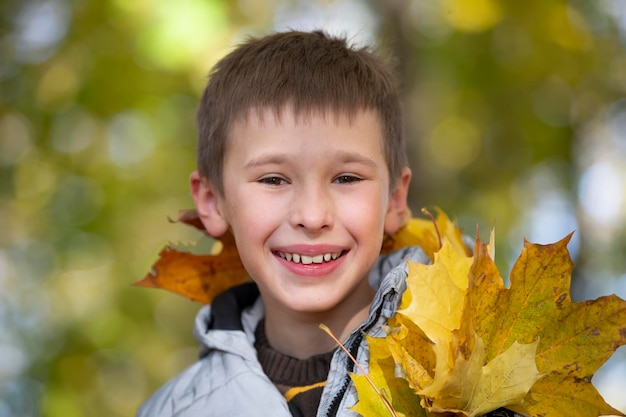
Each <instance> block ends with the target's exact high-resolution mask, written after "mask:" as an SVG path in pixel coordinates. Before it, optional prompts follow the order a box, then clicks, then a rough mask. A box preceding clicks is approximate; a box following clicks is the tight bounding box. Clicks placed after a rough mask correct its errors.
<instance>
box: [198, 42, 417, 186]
mask: <svg viewBox="0 0 626 417" xmlns="http://www.w3.org/2000/svg"><path fill="white" fill-rule="evenodd" d="M288 104H289V105H292V106H293V109H294V112H295V113H296V114H303V113H307V112H311V111H314V110H317V111H322V112H329V111H331V112H334V113H335V114H345V115H347V116H349V117H351V116H353V115H355V114H356V113H357V112H358V111H359V110H366V109H367V110H374V111H375V112H376V113H377V114H378V116H379V118H380V122H381V126H382V132H381V133H382V136H383V143H384V144H383V147H384V152H385V157H386V160H387V165H388V168H389V174H390V178H391V183H392V184H391V185H392V187H393V186H394V185H395V181H396V180H397V178H399V176H400V173H401V170H402V168H403V167H404V166H405V165H406V164H407V160H406V152H405V143H404V135H403V126H402V123H403V122H402V112H401V108H400V100H399V97H398V93H397V88H396V83H395V79H394V77H393V74H392V70H391V66H390V65H389V63H388V62H386V61H384V60H383V59H382V58H380V57H378V56H376V55H375V54H374V53H373V52H372V51H371V50H370V49H369V48H366V47H363V48H359V49H356V48H352V47H351V46H349V45H348V43H347V41H346V39H343V38H336V37H331V36H329V35H327V34H325V33H324V32H321V31H315V32H298V31H290V32H281V33H276V34H273V35H269V36H266V37H263V38H260V39H255V38H251V39H249V40H248V41H246V42H244V43H242V44H241V45H239V46H238V47H237V48H236V49H234V50H233V51H232V52H231V53H229V54H228V55H226V56H225V57H224V58H222V59H221V60H220V61H219V62H218V63H217V64H216V65H215V67H213V69H212V70H211V72H210V74H209V82H208V84H207V86H206V88H205V90H204V94H203V96H202V99H201V102H200V107H199V109H198V114H197V120H198V155H197V166H198V171H199V173H200V175H201V176H202V177H203V178H207V179H208V180H209V181H210V182H212V183H213V184H214V185H215V186H216V187H217V189H218V191H219V192H220V193H222V194H223V193H224V189H223V159H224V153H225V149H226V141H227V137H228V134H229V129H230V126H231V124H232V123H233V122H234V121H235V120H237V119H238V118H240V117H243V116H246V115H247V114H248V112H249V111H251V110H253V109H256V110H261V109H266V108H269V109H273V110H274V111H275V112H276V113H277V114H279V113H280V111H281V109H283V108H284V107H285V106H286V105H288Z"/></svg>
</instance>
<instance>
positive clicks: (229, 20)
mask: <svg viewBox="0 0 626 417" xmlns="http://www.w3.org/2000/svg"><path fill="white" fill-rule="evenodd" d="M620 7H621V9H620ZM620 10H621V12H620ZM616 11H617V13H616ZM620 13H621V14H620ZM0 16H1V19H0V36H1V38H0V328H2V331H1V332H0V416H2V417H4V416H21V417H25V416H40V415H41V416H61V415H62V416H66V417H73V416H83V415H91V416H97V415H103V416H104V415H106V416H128V415H132V414H133V413H134V411H135V409H136V407H137V406H138V405H139V403H140V402H142V401H143V400H144V399H145V398H146V397H147V396H148V395H149V394H150V393H151V392H152V391H154V390H155V389H156V388H157V387H158V386H160V385H161V384H162V383H163V382H164V381H166V380H167V379H169V378H171V377H172V376H173V375H175V374H176V373H178V372H179V371H180V370H181V369H182V368H183V367H184V366H185V365H186V364H188V363H191V362H192V361H193V360H194V359H195V356H196V348H195V342H194V341H193V339H192V336H191V327H192V324H193V317H194V315H195V312H196V311H197V309H198V305H196V304H193V303H190V302H189V301H187V300H185V299H183V298H179V297H176V296H172V295H170V294H167V293H165V292H162V291H150V290H144V289H139V288H136V287H132V286H131V285H130V284H131V283H132V282H134V281H136V280H137V279H139V278H141V277H143V276H144V275H145V273H146V271H147V270H148V269H149V268H150V265H151V264H152V262H154V260H155V259H156V254H157V252H158V250H159V249H160V247H161V246H162V245H163V244H164V243H165V242H166V241H188V240H194V239H196V238H197V235H196V234H194V233H195V232H193V231H192V230H190V228H186V227H182V226H177V225H172V224H170V223H169V222H168V221H167V217H168V216H170V217H175V216H176V213H177V211H178V210H179V209H182V208H189V207H191V204H192V202H191V199H190V196H189V191H188V186H187V178H188V175H189V173H190V171H191V170H192V169H193V168H194V163H195V162H194V161H195V157H194V151H195V125H194V113H195V109H196V104H197V101H198V98H199V95H200V92H201V89H202V87H203V84H204V82H205V80H206V73H207V72H208V70H209V68H210V67H211V65H212V64H213V63H214V62H215V61H216V60H217V59H219V58H220V57H221V56H223V55H224V54H225V53H226V52H227V51H228V49H229V48H230V46H231V45H232V44H233V43H235V42H237V41H238V40H240V39H241V38H242V37H243V36H246V35H248V34H256V33H265V32H267V31H270V30H272V29H284V28H286V27H296V28H305V29H306V28H309V29H310V28H313V27H320V26H321V27H326V28H329V29H334V30H336V29H339V31H341V30H344V31H348V32H349V34H356V35H354V36H355V37H359V36H360V37H362V38H365V40H366V41H369V40H371V39H376V40H377V41H379V42H380V48H381V49H383V50H389V51H391V52H393V53H394V54H396V55H397V56H398V65H399V70H400V74H401V77H402V82H403V91H404V94H405V99H406V107H407V112H406V114H407V117H406V119H407V131H408V133H409V137H410V149H409V152H410V156H411V160H412V168H413V172H414V178H413V183H412V190H411V191H412V195H411V205H412V207H413V209H414V210H415V212H417V211H418V210H419V208H420V207H422V206H432V205H438V206H440V207H442V208H443V209H444V210H445V211H446V212H447V213H449V214H450V215H452V216H455V217H458V219H459V221H460V223H461V225H462V226H464V227H465V228H466V230H467V231H468V233H469V234H473V233H474V229H475V228H476V226H477V225H478V226H479V227H480V229H481V231H482V233H483V235H485V236H486V234H487V232H488V230H489V229H490V228H491V227H492V226H493V225H494V223H495V224H496V225H497V228H498V235H499V236H509V238H505V239H503V241H501V242H498V260H499V262H501V263H504V265H505V266H503V267H500V270H508V265H507V262H508V260H509V258H511V256H512V255H511V254H514V253H519V248H521V245H522V238H523V237H524V236H526V237H528V238H529V239H531V240H532V239H533V238H535V235H533V233H535V231H538V232H539V234H538V235H536V236H539V237H540V238H543V237H545V236H546V235H545V231H546V230H551V231H552V232H553V234H554V235H550V239H551V240H552V241H556V240H558V239H560V238H561V237H563V236H564V235H565V234H566V233H568V232H570V231H571V230H572V229H573V228H576V229H577V230H578V231H577V234H576V239H578V240H577V243H575V244H576V245H577V246H576V247H575V248H574V249H575V251H574V252H575V254H576V262H577V270H578V271H580V272H579V276H578V277H577V279H576V281H575V285H578V286H579V288H580V289H579V291H581V292H582V291H589V288H590V286H591V288H592V290H593V288H596V291H603V290H604V289H605V288H613V287H611V286H610V285H609V286H608V287H600V289H597V287H593V285H596V286H597V285H599V284H598V282H601V281H602V282H612V283H613V284H611V285H617V284H615V283H616V282H618V281H617V278H619V277H620V276H622V275H624V274H625V273H626V272H625V271H626V265H625V262H626V261H625V259H624V257H623V256H622V255H620V254H623V248H624V246H625V242H626V237H625V234H626V232H625V229H626V228H625V222H626V220H625V217H626V215H625V214H624V213H626V202H624V200H623V199H621V200H620V199H618V198H617V197H618V196H620V195H624V194H626V192H625V191H626V185H625V183H626V180H625V178H626V167H625V165H624V162H623V161H624V160H626V155H625V154H626V139H624V138H626V133H625V130H626V104H625V101H624V99H623V97H624V96H625V92H626V71H624V68H625V67H626V51H625V48H624V41H625V38H626V37H625V32H624V28H623V27H620V26H619V19H620V16H621V19H624V11H623V7H622V6H620V5H619V0H617V1H611V0H606V1H599V2H587V1H583V0H571V1H565V0H547V1H543V2H535V3H533V5H532V7H530V6H529V5H528V4H526V3H524V2H511V1H503V0H434V1H417V0H416V1H388V2H387V1H385V2H379V1H374V0H371V1H369V2H366V1H348V0H344V1H339V0H336V1H329V0H318V1H314V2H307V1H296V0H282V1H281V0H239V1H238V2H230V1H227V0H176V1H174V0H137V1H125V0H102V1H95V0H91V1H79V0H4V1H3V2H2V3H1V4H0ZM345 16H351V18H350V19H346V18H345ZM348 21H349V22H348ZM342 24H343V25H349V26H348V27H347V29H346V28H345V27H343V26H341V25H342ZM350 24H351V25H350ZM603 158H604V159H603ZM598 160H606V161H609V162H610V163H611V164H612V165H607V166H608V167H609V168H610V169H612V170H613V171H609V173H611V172H612V173H614V174H615V176H614V178H615V181H614V183H613V185H612V187H613V188H611V189H610V193H609V194H608V196H609V197H611V196H613V197H614V198H617V199H616V200H608V201H609V202H610V201H613V202H614V204H612V205H611V204H602V203H603V202H602V201H599V202H598V204H597V206H602V207H606V206H610V207H614V208H615V210H613V212H610V213H609V214H611V213H612V214H611V215H612V217H610V219H609V220H610V221H609V220H607V217H606V216H608V214H606V213H604V214H605V217H598V214H597V213H595V217H594V213H593V212H590V210H593V209H589V208H588V207H589V205H588V201H587V200H588V199H587V200H584V199H582V200H581V198H582V197H581V195H582V194H581V190H583V189H590V190H592V191H593V190H594V189H599V188H598V187H596V185H595V184H596V183H591V184H592V185H591V186H588V187H587V188H584V187H583V186H584V185H585V184H587V183H586V182H583V181H582V179H584V178H592V177H589V176H586V175H585V174H586V173H587V170H588V169H590V167H594V166H597V162H598ZM594 164H596V165H594ZM601 172H607V171H601ZM593 178H595V177H593ZM603 178H606V176H605V177H603ZM620 187H621V188H620ZM585 195H587V194H585ZM592 195H595V194H592ZM602 195H604V194H602ZM607 198H608V197H607ZM585 201H587V203H585ZM592 203H593V201H592ZM585 204H587V205H585ZM591 207H593V204H592V205H591ZM615 213H617V214H615ZM537 225H539V226H537ZM542 232H543V233H544V234H542ZM529 234H530V235H529ZM544 243H547V242H544ZM591 271H593V275H592V272H591ZM585 276H594V277H595V280H591V279H587V280H585ZM602 278H604V279H602ZM590 283H591V284H590ZM592 284H593V285H592ZM613 291H614V290H613ZM613 291H610V292H613ZM604 292H606V291H604ZM604 292H602V293H604ZM595 295H596V296H597V295H599V294H595ZM622 296H623V294H622ZM587 298H589V297H587Z"/></svg>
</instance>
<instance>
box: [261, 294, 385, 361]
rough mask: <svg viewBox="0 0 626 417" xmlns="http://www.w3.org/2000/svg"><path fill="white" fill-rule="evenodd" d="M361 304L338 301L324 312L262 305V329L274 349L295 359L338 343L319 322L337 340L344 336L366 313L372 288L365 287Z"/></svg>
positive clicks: (321, 351)
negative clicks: (365, 294)
mask: <svg viewBox="0 0 626 417" xmlns="http://www.w3.org/2000/svg"><path fill="white" fill-rule="evenodd" d="M367 292H368V293H369V294H367V297H361V298H360V299H361V300H363V302H361V303H360V304H348V305H338V306H336V307H335V308H334V309H332V310H331V311H324V312H315V313H310V312H299V313H296V314H294V312H293V311H289V312H285V311H282V310H281V309H279V308H272V306H268V305H267V304H266V307H265V333H266V336H267V339H268V341H269V343H270V345H271V346H272V347H273V348H274V349H276V350H277V351H279V352H281V353H283V354H285V355H289V356H292V357H295V358H298V359H307V358H309V357H311V356H314V355H319V354H323V353H327V352H330V351H331V350H333V349H335V348H336V347H337V344H336V343H335V342H334V341H333V339H332V338H331V337H330V336H329V335H327V334H326V333H325V332H324V331H323V330H322V329H320V327H319V326H320V324H325V325H326V326H328V327H329V328H330V330H331V331H332V332H333V334H334V335H335V336H336V337H337V338H338V339H339V340H342V341H343V340H345V339H346V338H347V337H348V336H349V335H350V333H351V332H352V331H353V330H354V329H356V328H357V327H358V326H359V325H360V324H361V323H362V322H363V321H364V320H365V319H366V318H367V316H368V314H369V307H370V304H371V301H372V300H373V298H374V294H375V291H374V290H373V289H371V288H369V287H368V290H367Z"/></svg>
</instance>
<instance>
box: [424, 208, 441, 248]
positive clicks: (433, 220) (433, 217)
mask: <svg viewBox="0 0 626 417" xmlns="http://www.w3.org/2000/svg"><path fill="white" fill-rule="evenodd" d="M421 211H422V214H424V215H425V216H428V217H429V218H430V220H431V221H432V222H433V226H435V233H437V239H438V240H439V249H441V247H442V246H443V242H442V240H441V232H440V231H439V226H438V225H437V220H436V219H435V216H433V215H432V214H431V212H430V211H428V209H427V208H426V207H422V210H421Z"/></svg>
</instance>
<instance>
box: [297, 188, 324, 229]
mask: <svg viewBox="0 0 626 417" xmlns="http://www.w3.org/2000/svg"><path fill="white" fill-rule="evenodd" d="M330 194H331V193H330V190H328V189H327V188H326V187H324V186H323V185H319V184H317V185H310V186H307V187H302V188H301V189H300V190H298V191H297V192H296V193H295V194H294V198H293V201H292V206H291V216H290V217H291V219H290V221H291V224H292V226H293V227H296V228H301V229H305V230H306V231H308V232H316V231H321V230H325V229H330V228H332V226H333V215H332V213H333V202H332V196H331V195H330Z"/></svg>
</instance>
